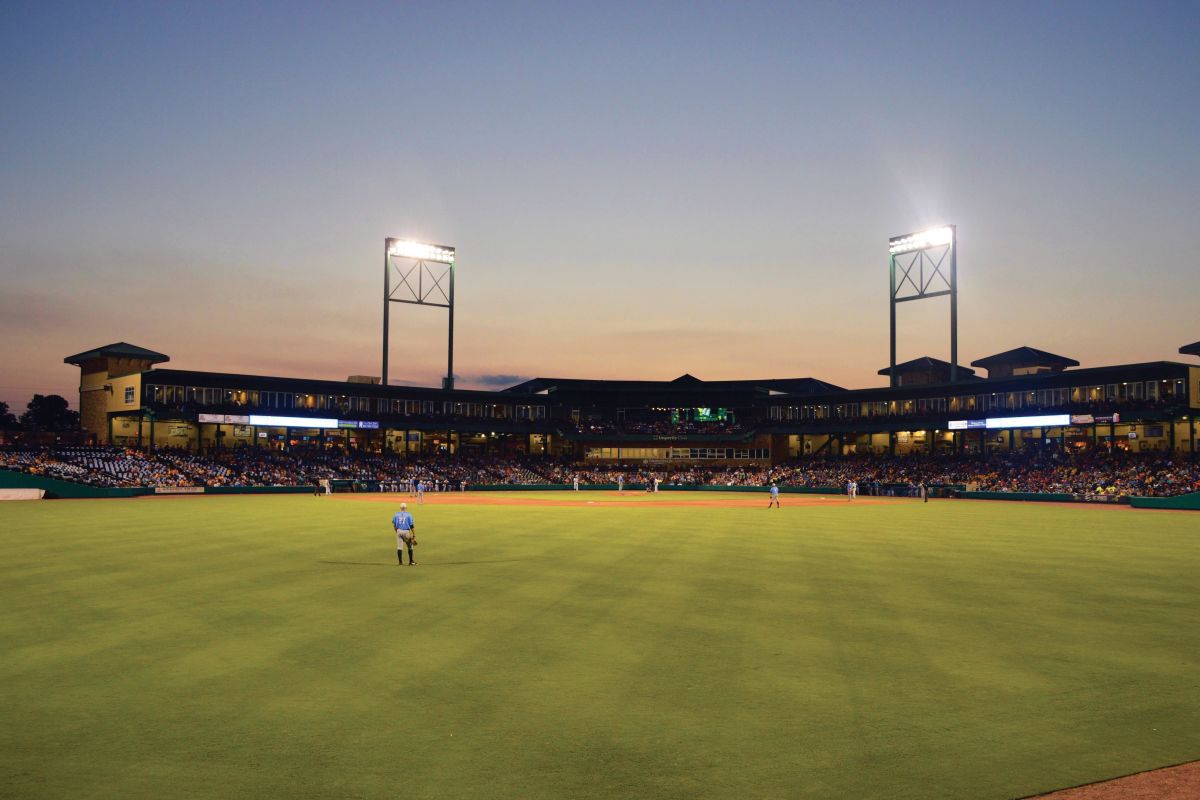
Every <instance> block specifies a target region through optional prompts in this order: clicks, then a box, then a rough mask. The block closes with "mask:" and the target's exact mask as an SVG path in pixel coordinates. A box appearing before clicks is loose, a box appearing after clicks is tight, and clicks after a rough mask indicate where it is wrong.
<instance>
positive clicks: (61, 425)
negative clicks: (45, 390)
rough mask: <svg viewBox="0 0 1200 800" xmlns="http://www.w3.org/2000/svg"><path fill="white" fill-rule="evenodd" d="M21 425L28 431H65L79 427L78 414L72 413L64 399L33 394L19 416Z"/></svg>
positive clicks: (55, 395)
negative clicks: (23, 411)
mask: <svg viewBox="0 0 1200 800" xmlns="http://www.w3.org/2000/svg"><path fill="white" fill-rule="evenodd" d="M21 425H22V426H23V427H24V428H25V429H26V430H30V431H65V430H70V429H72V428H78V427H79V412H77V411H72V410H71V409H70V407H69V406H68V405H67V400H66V398H65V397H63V396H61V395H57V394H47V395H41V394H35V395H34V396H33V399H32V400H30V401H29V405H27V406H26V407H25V413H24V414H22V415H21Z"/></svg>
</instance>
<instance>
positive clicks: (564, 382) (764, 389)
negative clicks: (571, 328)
mask: <svg viewBox="0 0 1200 800" xmlns="http://www.w3.org/2000/svg"><path fill="white" fill-rule="evenodd" d="M504 391H506V392H514V393H522V394H542V393H548V392H559V391H575V392H601V393H610V392H612V393H615V392H621V393H640V392H706V391H721V392H758V393H761V394H771V393H786V394H815V393H817V392H839V391H844V389H843V388H842V387H841V386H835V385H834V384H832V383H826V382H825V381H822V380H818V379H816V378H767V379H764V380H744V381H704V380H700V379H699V378H697V377H696V376H694V375H690V374H687V373H685V374H683V375H680V376H679V377H678V378H675V379H674V380H670V381H620V380H591V379H587V378H533V379H531V380H527V381H525V382H524V383H518V384H517V385H516V386H510V387H509V388H507V389H505V390H504Z"/></svg>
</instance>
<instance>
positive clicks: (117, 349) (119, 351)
mask: <svg viewBox="0 0 1200 800" xmlns="http://www.w3.org/2000/svg"><path fill="white" fill-rule="evenodd" d="M96 358H136V359H144V360H146V361H149V362H150V363H152V364H161V363H162V362H163V361H170V360H171V359H170V357H169V356H166V355H163V354H162V353H156V352H154V351H153V350H147V349H146V348H144V347H138V346H137V345H135V344H129V342H114V343H113V344H106V345H105V346H104V347H97V348H96V349H95V350H88V351H86V352H83V353H77V354H75V355H73V356H67V357H66V358H64V359H63V363H64V364H74V365H75V366H79V365H80V364H82V363H83V362H84V361H91V360H92V359H96Z"/></svg>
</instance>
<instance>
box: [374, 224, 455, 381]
mask: <svg viewBox="0 0 1200 800" xmlns="http://www.w3.org/2000/svg"><path fill="white" fill-rule="evenodd" d="M430 265H433V266H430ZM393 270H395V272H396V277H397V279H398V280H397V282H396V285H395V287H393V286H392V271H393ZM392 303H408V304H410V305H416V306H434V307H436V308H444V309H446V310H447V311H449V313H450V333H449V336H448V337H447V356H446V377H445V378H443V379H442V388H443V389H453V388H454V248H453V247H448V246H447V245H442V244H429V243H427V242H414V241H412V240H411V239H391V238H389V239H384V241H383V377H382V379H381V381H380V382H381V383H382V384H383V385H384V386H387V384H388V315H389V312H390V309H391V306H392Z"/></svg>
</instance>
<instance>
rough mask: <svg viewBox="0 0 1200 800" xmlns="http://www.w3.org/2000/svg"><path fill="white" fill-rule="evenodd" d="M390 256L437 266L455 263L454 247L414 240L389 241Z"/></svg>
mask: <svg viewBox="0 0 1200 800" xmlns="http://www.w3.org/2000/svg"><path fill="white" fill-rule="evenodd" d="M388 255H390V256H399V257H401V258H411V259H414V260H416V261H433V262H434V263H437V264H453V263H454V248H453V247H449V246H447V245H443V244H429V243H428V242H416V241H413V240H412V239H388Z"/></svg>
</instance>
